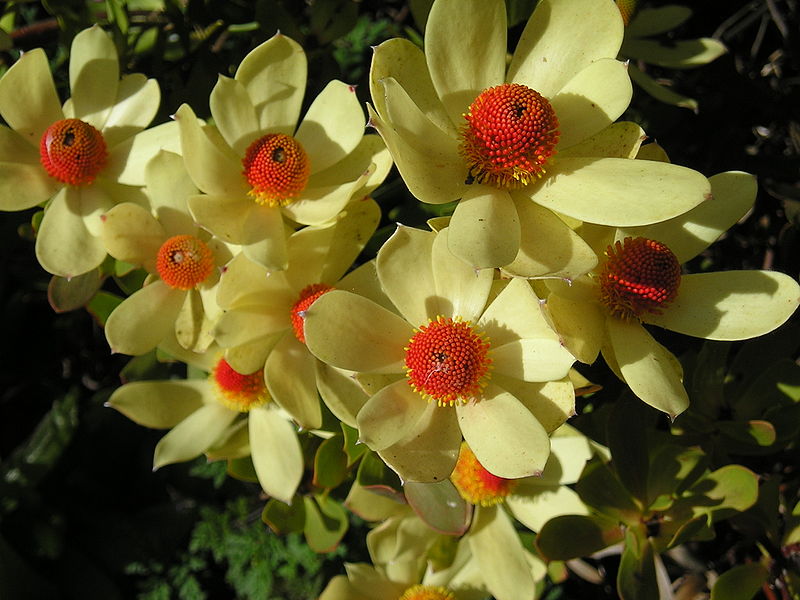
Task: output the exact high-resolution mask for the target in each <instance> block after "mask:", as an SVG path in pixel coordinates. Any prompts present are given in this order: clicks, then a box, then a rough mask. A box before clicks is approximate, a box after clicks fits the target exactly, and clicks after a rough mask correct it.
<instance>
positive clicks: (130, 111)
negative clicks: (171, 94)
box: [103, 73, 161, 148]
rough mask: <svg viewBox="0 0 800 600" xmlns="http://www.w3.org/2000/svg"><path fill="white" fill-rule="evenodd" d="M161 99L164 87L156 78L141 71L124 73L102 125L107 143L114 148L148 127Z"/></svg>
mask: <svg viewBox="0 0 800 600" xmlns="http://www.w3.org/2000/svg"><path fill="white" fill-rule="evenodd" d="M160 101H161V90H160V89H159V87H158V82H157V81H156V80H155V79H147V77H145V76H144V75H142V74H141V73H133V74H131V75H126V76H125V77H123V78H122V80H121V81H120V82H119V89H118V90H117V97H116V99H115V103H114V106H112V107H111V111H110V112H109V114H108V118H107V119H106V122H105V125H104V126H103V138H105V141H106V145H107V146H108V147H109V148H114V147H115V146H116V145H117V144H119V143H120V142H122V141H123V140H125V139H127V138H129V137H131V136H133V135H135V134H137V133H139V132H140V131H141V130H142V129H144V128H145V127H147V126H148V125H149V124H150V122H151V121H152V120H153V117H155V116H156V112H158V105H159V103H160Z"/></svg>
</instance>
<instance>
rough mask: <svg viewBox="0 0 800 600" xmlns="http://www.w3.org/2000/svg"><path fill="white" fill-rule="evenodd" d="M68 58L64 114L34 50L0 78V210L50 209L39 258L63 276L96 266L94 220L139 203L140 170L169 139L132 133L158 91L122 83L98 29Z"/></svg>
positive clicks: (155, 132) (142, 82)
mask: <svg viewBox="0 0 800 600" xmlns="http://www.w3.org/2000/svg"><path fill="white" fill-rule="evenodd" d="M70 57H71V58H70V65H69V82H70V88H71V92H72V97H71V98H70V99H69V100H67V102H66V103H65V104H64V105H63V107H62V105H61V102H60V100H59V98H58V94H57V93H56V88H55V84H54V83H53V77H52V75H51V74H50V67H49V65H48V62H47V57H46V55H45V53H44V51H43V50H41V49H39V48H37V49H35V50H32V51H30V52H26V53H25V54H24V55H23V56H22V58H20V59H19V61H17V62H16V64H14V65H13V66H12V67H11V68H10V69H9V70H8V71H7V72H6V73H5V74H4V75H3V78H2V79H0V115H2V117H3V119H5V121H6V123H8V125H9V127H6V126H0V162H2V164H3V176H2V178H0V179H1V180H2V181H0V209H2V210H24V209H27V208H31V207H33V206H36V205H39V204H42V203H43V202H46V201H48V200H49V201H50V202H49V203H48V204H47V206H46V209H45V214H44V218H43V219H42V223H41V226H40V228H39V231H38V235H37V238H36V256H37V258H38V259H39V262H40V264H41V265H42V267H44V268H45V269H46V270H47V271H49V272H50V273H53V274H55V275H61V276H64V277H71V276H75V275H80V274H81V273H85V272H87V271H90V270H91V269H93V268H95V267H97V266H98V265H99V264H100V263H101V262H102V261H103V259H104V258H105V256H106V251H105V248H104V247H103V244H102V242H101V241H100V238H99V233H100V216H101V215H102V214H103V213H105V212H106V211H107V210H109V209H110V208H111V207H112V206H114V204H115V203H117V202H123V201H130V202H143V201H144V197H143V195H142V193H141V191H140V190H139V188H138V186H141V185H142V184H143V176H144V166H145V164H146V163H147V161H148V160H149V159H150V158H151V157H152V156H153V155H154V154H155V152H157V151H158V149H159V148H160V147H161V146H162V145H164V144H165V143H167V139H168V137H169V136H168V134H169V133H170V132H171V131H172V126H171V125H170V126H162V127H157V128H155V129H152V130H149V131H147V132H142V133H141V134H139V132H140V131H142V130H143V129H144V128H145V127H147V125H148V124H149V123H150V121H151V120H152V119H153V117H154V116H155V114H156V111H157V110H158V104H159V100H160V92H159V88H158V84H157V82H156V81H155V80H153V79H147V78H146V77H145V76H144V75H141V74H139V73H136V74H131V75H125V76H123V77H122V79H120V73H119V60H118V58H117V51H116V48H115V47H114V43H113V42H112V41H111V39H110V38H109V37H108V35H106V33H105V32H104V31H103V30H102V29H101V28H100V27H97V26H95V27H92V28H90V29H86V30H84V31H82V32H80V33H79V34H78V35H76V36H75V39H74V40H73V42H72V48H71V52H70ZM137 134H139V135H137ZM175 139H176V142H177V138H175Z"/></svg>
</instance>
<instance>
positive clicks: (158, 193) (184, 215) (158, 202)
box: [145, 150, 198, 237]
mask: <svg viewBox="0 0 800 600" xmlns="http://www.w3.org/2000/svg"><path fill="white" fill-rule="evenodd" d="M145 178H146V181H147V195H148V197H149V198H150V206H151V208H152V210H153V212H154V213H155V214H156V216H157V218H158V221H159V222H160V223H161V225H162V226H163V227H164V231H165V232H166V234H167V237H172V236H174V235H182V234H190V235H194V234H195V233H196V232H197V224H196V223H195V220H194V218H193V217H192V215H191V214H189V205H188V199H189V197H190V196H194V195H196V194H197V191H198V190H197V188H196V187H195V185H194V183H193V182H192V180H191V178H190V177H189V173H188V172H187V171H186V169H185V168H184V166H183V158H182V157H181V156H179V155H178V154H175V153H174V152H167V151H165V150H162V151H161V152H159V153H158V154H157V155H156V156H155V157H154V158H153V160H151V161H150V162H149V163H148V164H147V168H146V175H145Z"/></svg>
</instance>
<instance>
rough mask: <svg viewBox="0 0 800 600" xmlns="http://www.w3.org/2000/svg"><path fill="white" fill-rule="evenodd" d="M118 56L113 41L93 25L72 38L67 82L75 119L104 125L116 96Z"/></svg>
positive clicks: (99, 126)
mask: <svg viewBox="0 0 800 600" xmlns="http://www.w3.org/2000/svg"><path fill="white" fill-rule="evenodd" d="M118 85H119V59H118V58H117V49H116V48H115V47H114V42H112V41H111V38H110V37H109V36H108V34H107V33H106V32H105V31H103V29H102V28H101V27H100V26H98V25H95V26H94V27H90V28H89V29H84V30H83V31H81V32H80V33H79V34H78V35H76V36H75V39H73V40H72V48H71V50H70V59H69V86H70V90H71V92H72V97H71V101H72V108H73V111H74V116H75V118H76V119H81V120H83V121H86V122H88V123H91V124H92V125H94V126H95V127H96V128H97V129H103V127H104V126H105V123H106V119H107V118H108V115H109V114H110V112H111V107H112V106H113V105H114V102H115V100H116V98H117V86H118Z"/></svg>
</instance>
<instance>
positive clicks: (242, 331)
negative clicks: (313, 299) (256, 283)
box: [214, 306, 291, 348]
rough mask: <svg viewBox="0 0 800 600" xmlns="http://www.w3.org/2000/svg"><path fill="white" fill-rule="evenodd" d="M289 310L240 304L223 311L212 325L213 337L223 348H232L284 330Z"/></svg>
mask: <svg viewBox="0 0 800 600" xmlns="http://www.w3.org/2000/svg"><path fill="white" fill-rule="evenodd" d="M289 327H291V322H290V320H289V310H288V309H287V310H286V311H285V312H283V313H280V312H277V311H274V310H269V308H268V307H263V306H241V307H238V308H235V309H232V310H227V311H225V312H224V313H223V314H222V315H221V316H220V317H219V319H217V322H216V324H215V326H214V338H215V339H216V340H217V343H218V344H219V345H220V346H221V347H223V348H234V347H236V346H242V345H244V344H250V343H252V342H255V341H257V340H261V339H264V338H266V337H268V336H270V335H274V334H278V333H281V332H284V331H286V330H287V329H288V328H289Z"/></svg>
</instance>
